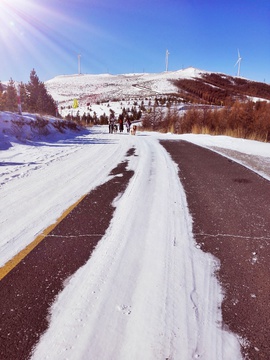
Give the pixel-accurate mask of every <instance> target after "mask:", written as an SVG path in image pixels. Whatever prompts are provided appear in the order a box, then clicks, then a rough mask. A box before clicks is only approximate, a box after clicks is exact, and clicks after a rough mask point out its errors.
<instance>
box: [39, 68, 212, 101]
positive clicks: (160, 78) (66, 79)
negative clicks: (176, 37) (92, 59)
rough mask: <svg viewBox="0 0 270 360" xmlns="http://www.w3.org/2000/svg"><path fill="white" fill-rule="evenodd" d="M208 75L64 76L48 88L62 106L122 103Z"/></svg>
mask: <svg viewBox="0 0 270 360" xmlns="http://www.w3.org/2000/svg"><path fill="white" fill-rule="evenodd" d="M202 72H203V73H205V71H201V70H198V69H195V68H192V67H190V68H187V69H184V70H178V71H170V72H169V71H168V72H163V73H154V74H149V73H142V74H141V73H137V74H121V75H110V74H100V75H91V74H85V75H84V74H80V75H79V74H76V75H61V76H57V77H55V78H53V79H51V80H49V81H47V82H46V83H45V84H46V87H47V89H48V91H49V92H50V94H51V95H52V96H53V98H54V99H55V100H57V101H59V103H65V102H67V101H73V99H74V97H75V98H78V99H82V100H84V101H91V100H92V99H95V100H100V101H102V100H104V99H106V100H108V99H114V98H115V99H116V98H117V99H122V98H123V97H125V98H127V97H128V96H130V97H139V96H146V95H147V96H149V95H151V94H152V95H156V94H165V93H173V92H175V91H176V87H175V86H174V85H172V84H171V82H170V80H172V79H179V78H184V79H189V78H193V77H198V76H200V73H202Z"/></svg>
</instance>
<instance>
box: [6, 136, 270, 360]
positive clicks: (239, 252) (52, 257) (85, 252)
mask: <svg viewBox="0 0 270 360" xmlns="http://www.w3.org/2000/svg"><path fill="white" fill-rule="evenodd" d="M161 143H162V145H163V146H164V147H165V148H166V149H167V151H168V152H169V153H170V154H171V156H172V158H173V160H174V161H175V162H176V163H177V164H178V165H179V176H180V179H181V182H182V183H183V185H184V188H185V191H186V195H187V201H188V206H189V209H190V212H191V215H192V217H193V232H194V236H195V240H196V241H197V243H198V246H200V247H201V249H202V250H203V251H205V252H210V253H211V254H213V255H214V256H215V257H216V258H218V259H219V261H220V268H219V269H218V270H217V273H216V275H217V277H218V279H219V280H220V282H221V284H222V287H223V289H224V294H225V298H224V302H223V304H222V315H223V321H224V325H223V326H224V327H225V328H226V329H229V330H231V331H233V332H235V333H236V334H238V335H239V336H240V337H242V338H243V339H246V341H245V342H244V341H242V342H241V344H242V349H243V355H245V356H246V357H247V358H249V359H252V360H254V359H269V354H270V341H269V340H270V305H269V304H270V270H269V260H270V249H269V240H270V211H269V210H270V183H269V181H267V180H264V179H263V178H261V177H260V176H258V175H256V174H255V173H253V172H252V171H249V170H248V169H246V168H245V167H243V166H241V165H239V164H236V163H235V162H233V161H231V160H229V159H227V158H225V157H222V156H220V155H218V154H216V153H214V152H212V151H210V150H207V149H204V148H202V147H199V146H196V145H193V144H190V143H188V142H185V141H162V142H161ZM133 150H134V149H131V150H130V152H129V153H128V154H127V156H128V155H132V154H133ZM126 166H127V162H123V163H120V164H119V166H118V167H117V168H115V169H114V170H113V171H112V173H113V174H121V176H116V177H114V178H113V179H112V180H110V181H108V182H107V183H105V184H103V185H101V186H99V187H98V188H96V189H95V190H94V191H92V192H91V193H89V194H88V195H87V196H86V197H85V198H84V199H83V200H82V201H81V202H80V203H79V204H78V205H77V207H75V208H74V209H73V210H72V212H71V213H70V214H69V215H68V216H67V217H66V218H64V219H63V220H62V222H60V223H59V225H58V226H56V227H55V228H54V229H53V230H52V232H51V233H50V234H49V235H48V236H47V237H45V239H44V240H43V241H42V242H41V243H40V244H39V245H38V246H37V247H36V248H35V249H34V250H33V251H32V252H31V253H29V254H28V255H27V257H26V258H24V260H23V261H21V262H20V263H19V264H18V265H17V266H16V267H15V268H14V269H13V270H12V271H11V272H9V273H8V274H7V275H6V276H5V277H4V278H3V279H2V280H1V283H0V297H1V302H0V317H1V320H0V321H1V323H0V324H1V326H0V359H1V360H18V359H20V360H25V359H27V358H29V356H30V354H31V349H32V348H33V346H34V345H35V344H36V342H37V341H38V339H39V337H40V335H41V334H42V332H44V331H45V330H46V328H47V326H48V317H47V315H48V310H49V308H50V306H51V304H52V303H53V301H54V300H55V297H56V296H57V294H58V293H59V292H60V291H61V290H62V288H63V283H64V281H65V279H67V278H68V277H69V276H70V275H71V274H73V273H74V272H75V271H76V270H77V269H78V268H79V267H80V266H82V265H83V264H84V263H85V262H86V261H87V260H88V258H89V257H90V256H91V252H92V251H93V249H94V247H95V246H96V244H97V242H98V241H99V240H100V239H101V238H102V236H103V235H104V233H105V231H106V229H107V227H108V226H109V223H110V220H111V218H112V215H113V211H114V208H113V206H112V201H113V200H114V199H115V198H116V197H117V196H118V194H119V193H121V192H123V191H124V189H125V188H126V186H127V184H128V182H129V180H130V178H131V177H132V176H133V172H132V171H130V170H127V168H126ZM104 209H105V211H104ZM86 233H91V234H96V235H95V236H93V237H91V238H89V237H84V236H80V234H86ZM73 236H74V237H73ZM41 255H42V256H41ZM146 360H147V359H146ZM183 360H189V359H183ZM217 360H218V359H217Z"/></svg>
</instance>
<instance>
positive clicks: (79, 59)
mask: <svg viewBox="0 0 270 360" xmlns="http://www.w3.org/2000/svg"><path fill="white" fill-rule="evenodd" d="M78 74H79V75H80V74H81V54H78Z"/></svg>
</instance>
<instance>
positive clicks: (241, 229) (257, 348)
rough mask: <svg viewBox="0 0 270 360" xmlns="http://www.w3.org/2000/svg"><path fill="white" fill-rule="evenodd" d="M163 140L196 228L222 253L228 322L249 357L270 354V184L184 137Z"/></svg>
mask: <svg viewBox="0 0 270 360" xmlns="http://www.w3.org/2000/svg"><path fill="white" fill-rule="evenodd" d="M161 143H162V145H163V146H164V147H165V148H166V149H167V151H168V152H169V153H170V154H171V156H172V158H173V160H174V161H175V162H176V163H177V164H178V166H179V176H180V179H181V182H182V184H183V186H184V189H185V192H186V196H187V201H188V206H189V210H190V212H191V214H192V217H193V233H194V236H195V240H196V241H197V243H198V244H199V245H200V247H201V249H202V250H203V251H205V252H209V253H211V254H213V255H214V256H215V257H217V258H218V259H219V261H220V269H219V270H218V271H217V277H218V279H219V280H220V282H221V285H222V287H223V289H224V293H225V299H224V302H223V304H222V315H223V321H224V327H225V328H228V329H229V330H231V331H233V332H235V333H236V334H238V335H239V336H241V337H242V338H244V339H246V341H245V342H242V349H243V350H242V352H243V355H244V356H246V358H248V359H252V360H255V359H258V360H259V359H260V360H261V359H265V360H266V359H270V266H269V265H270V247H269V245H270V183H269V181H267V180H265V179H263V178H262V177H260V176H259V175H257V174H256V173H254V172H252V171H250V170H248V169H247V168H245V167H243V166H241V165H239V164H237V163H235V162H233V161H231V160H230V159H227V158H225V157H223V156H221V155H218V154H217V153H214V152H213V151H210V150H208V149H204V148H202V147H199V146H197V145H194V144H191V143H188V142H185V141H163V142H161Z"/></svg>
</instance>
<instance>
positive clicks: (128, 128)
mask: <svg viewBox="0 0 270 360" xmlns="http://www.w3.org/2000/svg"><path fill="white" fill-rule="evenodd" d="M130 125H131V122H130V120H129V119H127V120H126V127H127V132H128V133H129V131H130Z"/></svg>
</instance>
